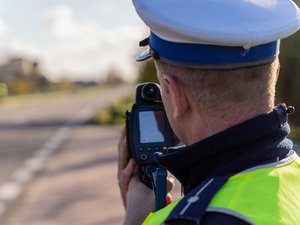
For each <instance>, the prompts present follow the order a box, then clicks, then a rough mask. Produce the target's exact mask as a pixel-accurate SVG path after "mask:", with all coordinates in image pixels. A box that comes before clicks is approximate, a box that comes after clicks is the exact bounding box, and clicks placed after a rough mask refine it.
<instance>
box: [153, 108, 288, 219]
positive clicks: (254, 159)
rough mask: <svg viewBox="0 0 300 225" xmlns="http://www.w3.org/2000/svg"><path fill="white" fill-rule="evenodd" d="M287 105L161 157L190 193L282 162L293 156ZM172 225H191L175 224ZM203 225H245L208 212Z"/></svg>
mask: <svg viewBox="0 0 300 225" xmlns="http://www.w3.org/2000/svg"><path fill="white" fill-rule="evenodd" d="M289 132H290V128H289V125H288V123H287V112H286V107H285V105H279V106H277V107H276V108H275V109H274V110H273V111H271V112H269V113H266V114H263V115H260V116H257V117H255V118H253V119H250V120H248V121H245V122H243V123H241V124H239V125H237V126H234V127H232V128H229V129H227V130H225V131H223V132H220V133H218V134H216V135H213V136H211V137H209V138H207V139H204V140H202V141H200V142H198V143H195V144H193V145H190V146H186V147H181V148H177V149H176V148H175V149H170V152H168V154H165V155H161V156H159V157H158V162H159V163H160V164H161V165H163V166H164V167H166V169H167V170H169V171H170V172H171V173H172V174H173V175H174V176H175V177H176V178H177V179H178V180H179V181H180V182H181V184H182V186H183V188H184V193H185V194H187V193H189V192H190V191H191V190H192V189H194V188H195V187H197V186H198V185H199V184H201V183H202V182H203V181H205V180H207V179H210V178H213V177H216V176H225V175H229V174H236V173H238V172H241V171H243V170H246V169H248V168H251V167H254V166H258V165H262V164H266V163H270V162H273V161H274V162H275V161H276V160H278V159H279V160H281V159H284V158H286V157H287V156H289V155H291V154H292V153H293V150H292V149H293V143H292V141H290V140H289V139H287V138H286V137H287V135H288V134H289ZM172 224H181V225H184V224H189V223H183V221H180V222H177V223H176V222H173V223H172ZM201 224H203V225H245V224H247V223H246V222H243V221H241V220H239V219H236V218H234V217H232V216H229V215H225V214H221V213H216V212H210V213H209V212H207V213H206V214H205V216H204V218H203V220H202V223H201Z"/></svg>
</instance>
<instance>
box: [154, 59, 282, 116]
mask: <svg viewBox="0 0 300 225" xmlns="http://www.w3.org/2000/svg"><path fill="white" fill-rule="evenodd" d="M155 64H156V67H157V70H158V76H164V75H169V76H171V77H173V78H174V79H175V80H177V81H179V82H180V83H181V84H182V85H183V86H184V88H185V90H186V93H187V94H188V95H189V96H190V98H191V99H192V100H193V102H194V104H197V105H199V106H200V107H206V108H207V109H209V110H210V111H211V112H213V113H215V114H218V116H219V117H220V118H227V117H228V116H229V117H230V116H231V115H232V113H238V112H239V111H244V112H245V111H246V113H249V112H252V111H253V112H256V111H259V110H262V111H266V110H268V109H269V110H270V109H272V108H273V107H274V101H275V84H276V80H277V70H278V59H275V60H274V61H272V62H270V63H267V64H264V65H258V66H253V67H245V68H239V69H222V70H216V69H213V70H212V69H211V70H201V69H189V68H184V67H179V66H175V65H171V64H167V63H164V62H161V61H156V62H155ZM259 108H261V109H259Z"/></svg>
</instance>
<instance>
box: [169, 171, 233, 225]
mask: <svg viewBox="0 0 300 225" xmlns="http://www.w3.org/2000/svg"><path fill="white" fill-rule="evenodd" d="M228 178H229V176H224V177H214V178H212V179H210V180H208V181H205V182H203V183H201V184H200V185H199V186H198V187H197V188H195V189H194V190H193V191H191V192H190V193H189V194H188V195H186V196H185V197H184V198H183V199H182V200H181V201H180V202H179V204H178V205H177V206H176V207H175V208H174V209H173V211H172V212H171V214H170V215H169V216H168V218H167V219H166V220H165V222H164V224H165V225H167V224H169V223H170V222H172V221H180V220H183V221H189V222H190V223H191V224H197V225H199V224H200V223H201V221H202V219H203V216H204V214H205V211H206V208H207V206H208V205H209V203H210V201H211V199H212V198H213V196H214V195H215V194H216V193H217V192H218V191H219V190H220V188H221V187H222V186H223V185H224V184H225V183H226V182H227V180H228Z"/></svg>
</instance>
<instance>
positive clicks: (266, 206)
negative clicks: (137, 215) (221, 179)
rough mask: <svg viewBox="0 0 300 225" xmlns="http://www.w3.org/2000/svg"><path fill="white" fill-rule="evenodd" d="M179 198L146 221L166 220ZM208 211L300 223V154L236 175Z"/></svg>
mask: <svg viewBox="0 0 300 225" xmlns="http://www.w3.org/2000/svg"><path fill="white" fill-rule="evenodd" d="M270 166H271V167H270ZM178 202H179V200H178V201H176V202H174V203H172V204H171V205H169V206H167V207H165V208H164V209H162V210H160V211H157V212H155V213H151V214H149V216H148V217H147V218H146V220H145V221H144V223H143V224H144V225H158V224H161V223H163V221H164V220H165V219H166V218H167V217H168V215H169V214H170V213H171V211H172V210H173V209H174V207H175V206H176V205H177V204H178ZM207 211H210V212H220V213H224V214H229V215H232V216H234V217H237V218H240V219H241V220H244V221H246V222H248V223H249V224H258V225H265V224H266V225H267V224H268V225H269V224H272V225H283V224H285V225H287V224H288V225H296V224H297V225H298V224H300V159H299V157H298V156H297V155H296V154H294V155H292V156H291V157H289V158H287V159H285V160H282V161H280V162H277V163H276V165H274V164H271V165H266V166H260V167H256V168H254V170H247V171H245V172H242V173H240V174H237V175H234V176H232V177H231V178H230V179H229V181H228V182H227V183H226V184H225V185H224V186H223V187H222V188H221V190H220V191H219V192H218V193H217V194H216V195H215V196H214V197H213V199H212V201H211V202H210V204H209V207H208V208H207Z"/></svg>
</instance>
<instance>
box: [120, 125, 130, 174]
mask: <svg viewBox="0 0 300 225" xmlns="http://www.w3.org/2000/svg"><path fill="white" fill-rule="evenodd" d="M118 151H119V155H118V172H119V173H120V172H121V171H122V170H123V169H124V168H125V167H126V166H127V164H128V152H127V143H126V132H125V129H123V132H122V135H121V137H120V141H119V145H118Z"/></svg>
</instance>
